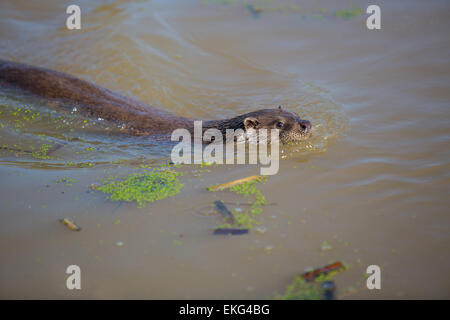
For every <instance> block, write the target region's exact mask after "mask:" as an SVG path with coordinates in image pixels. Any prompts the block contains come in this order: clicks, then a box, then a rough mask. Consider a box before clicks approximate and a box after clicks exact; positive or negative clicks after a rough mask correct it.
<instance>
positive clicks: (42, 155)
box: [31, 144, 50, 160]
mask: <svg viewBox="0 0 450 320" xmlns="http://www.w3.org/2000/svg"><path fill="white" fill-rule="evenodd" d="M49 150H50V146H49V145H48V144H43V145H42V146H41V147H40V148H39V150H38V151H35V152H32V153H31V156H32V157H33V158H35V159H41V160H47V159H50V156H49V155H48V151H49Z"/></svg>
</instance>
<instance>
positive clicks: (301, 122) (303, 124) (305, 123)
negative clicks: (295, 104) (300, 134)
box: [298, 120, 312, 133]
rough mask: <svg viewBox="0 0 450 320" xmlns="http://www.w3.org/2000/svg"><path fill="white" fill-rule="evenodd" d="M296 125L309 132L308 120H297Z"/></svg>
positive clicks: (309, 124)
mask: <svg viewBox="0 0 450 320" xmlns="http://www.w3.org/2000/svg"><path fill="white" fill-rule="evenodd" d="M298 125H299V126H300V128H302V130H303V131H304V132H307V133H308V132H311V129H312V124H311V122H309V121H308V120H298Z"/></svg>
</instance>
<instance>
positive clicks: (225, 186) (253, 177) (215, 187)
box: [207, 176, 262, 191]
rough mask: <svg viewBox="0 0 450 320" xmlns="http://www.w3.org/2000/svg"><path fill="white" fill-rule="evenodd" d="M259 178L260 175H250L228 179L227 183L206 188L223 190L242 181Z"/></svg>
mask: <svg viewBox="0 0 450 320" xmlns="http://www.w3.org/2000/svg"><path fill="white" fill-rule="evenodd" d="M261 178H262V177H261V176H250V177H246V178H242V179H238V180H234V181H230V182H227V183H224V184H218V185H216V186H212V187H208V188H207V189H208V190H209V191H220V190H225V189H228V188H231V187H233V186H235V185H238V184H242V183H244V182H248V181H253V180H256V179H258V180H260V179H261Z"/></svg>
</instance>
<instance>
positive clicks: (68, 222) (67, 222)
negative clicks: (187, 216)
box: [59, 218, 81, 231]
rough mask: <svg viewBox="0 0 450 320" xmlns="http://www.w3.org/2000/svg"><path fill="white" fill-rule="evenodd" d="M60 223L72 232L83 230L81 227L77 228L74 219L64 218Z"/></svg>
mask: <svg viewBox="0 0 450 320" xmlns="http://www.w3.org/2000/svg"><path fill="white" fill-rule="evenodd" d="M59 222H61V223H62V224H63V225H65V226H66V227H67V228H69V229H70V230H72V231H80V230H81V227H79V226H77V225H76V224H75V222H73V220H72V219H69V218H64V219H61V220H59Z"/></svg>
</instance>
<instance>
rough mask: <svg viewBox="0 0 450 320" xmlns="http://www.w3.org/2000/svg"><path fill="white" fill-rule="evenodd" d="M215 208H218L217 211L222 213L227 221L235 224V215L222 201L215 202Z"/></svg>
mask: <svg viewBox="0 0 450 320" xmlns="http://www.w3.org/2000/svg"><path fill="white" fill-rule="evenodd" d="M214 206H215V207H216V209H217V211H219V212H220V214H221V215H222V216H223V217H224V218H225V220H226V221H227V222H228V223H230V224H234V215H233V213H231V211H230V210H228V208H227V206H226V205H224V203H223V202H222V201H220V200H217V201H214Z"/></svg>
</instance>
